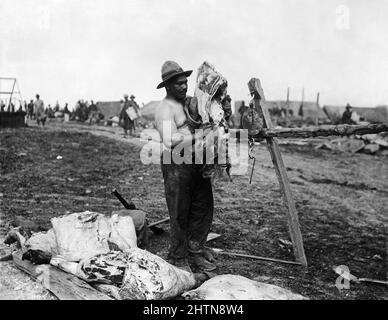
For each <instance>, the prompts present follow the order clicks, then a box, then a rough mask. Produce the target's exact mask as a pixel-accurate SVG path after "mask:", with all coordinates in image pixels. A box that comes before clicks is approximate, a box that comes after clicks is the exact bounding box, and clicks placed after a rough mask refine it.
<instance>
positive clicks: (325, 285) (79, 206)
mask: <svg viewBox="0 0 388 320" xmlns="http://www.w3.org/2000/svg"><path fill="white" fill-rule="evenodd" d="M85 131H92V132H93V134H90V133H88V132H85ZM120 133H121V131H120V130H119V129H118V128H116V129H107V128H104V127H102V128H100V127H87V126H79V125H74V124H72V125H67V124H64V125H60V124H50V125H49V126H48V127H47V128H45V129H43V130H42V129H38V128H36V127H32V128H26V129H20V130H10V129H8V130H2V131H0V165H1V167H0V170H1V176H0V194H1V197H0V201H2V206H1V213H2V216H0V218H1V219H2V220H3V223H11V224H12V223H13V224H20V223H28V221H33V222H34V223H38V224H40V225H42V226H45V227H49V219H50V218H51V217H53V216H59V215H62V214H66V213H69V212H77V211H84V210H95V211H98V212H102V213H107V214H110V213H111V212H112V211H113V210H115V209H121V207H120V204H119V203H118V201H117V200H116V199H114V198H113V197H112V196H111V195H110V191H111V189H112V187H117V188H118V189H119V190H120V191H121V193H122V194H123V195H124V196H125V197H126V198H127V199H132V200H133V201H134V202H135V204H136V205H137V206H138V207H140V208H142V209H144V210H146V211H147V212H148V213H149V220H151V221H154V220H158V219H160V218H163V217H166V216H167V207H166V204H165V200H164V191H163V183H162V176H161V172H160V168H159V166H157V165H147V166H146V165H143V164H142V163H141V162H140V160H139V151H140V146H141V144H140V143H139V142H138V141H136V140H131V141H130V140H129V139H125V138H122V137H121V135H120ZM282 153H283V156H284V162H285V165H286V167H287V171H288V174H289V177H290V180H291V184H292V188H293V195H294V197H295V200H296V205H297V210H298V213H299V219H300V223H301V229H302V233H303V236H304V242H305V250H306V255H307V259H308V262H309V268H308V270H307V271H303V270H301V268H300V267H298V266H295V267H294V266H289V265H280V264H275V263H268V262H259V261H253V260H250V259H240V258H230V257H226V256H220V257H219V259H218V266H219V269H218V273H220V274H221V273H232V274H241V275H243V276H247V277H249V278H253V277H257V276H261V277H262V278H261V279H262V280H263V281H265V282H268V283H272V284H276V285H280V286H283V287H286V288H290V289H291V290H293V291H294V292H297V293H300V294H303V295H305V296H308V297H309V298H312V299H387V298H388V295H387V293H386V292H387V291H386V287H382V286H378V285H370V284H365V283H363V284H351V286H350V289H349V290H342V291H339V290H338V289H337V288H336V287H335V281H336V278H337V275H336V274H335V273H334V272H333V271H332V268H333V266H336V265H346V266H348V267H349V269H350V271H351V273H353V274H354V275H356V276H358V277H366V278H373V279H380V280H386V278H387V271H388V269H387V247H386V245H387V225H388V224H387V223H388V217H387V216H388V214H387V208H388V200H387V199H388V161H387V157H374V156H369V155H364V154H354V155H349V154H341V153H333V152H330V151H324V150H314V149H313V148H311V147H309V146H284V147H283V146H282ZM255 154H256V157H257V160H256V169H255V172H254V176H253V183H252V184H251V185H249V183H248V179H249V175H246V176H238V177H235V178H234V181H233V182H232V183H225V182H219V183H216V184H215V185H214V194H215V210H216V211H215V218H214V224H213V228H212V231H213V232H217V233H220V234H221V235H222V237H221V238H220V239H217V240H215V241H214V242H213V243H212V246H213V247H217V248H223V249H228V250H234V251H239V250H240V251H244V252H246V253H249V254H254V255H261V256H268V257H275V258H279V259H289V260H292V259H293V255H292V253H291V250H290V248H288V247H282V246H280V244H279V239H285V240H289V236H288V232H287V224H286V217H285V207H284V206H283V204H282V201H281V195H280V192H279V188H278V184H277V179H276V175H275V172H274V170H273V166H272V162H271V160H270V156H269V153H268V151H267V149H266V147H265V145H260V146H257V147H256V148H255ZM58 155H61V156H62V157H63V159H62V160H57V156H58ZM164 228H165V229H166V230H168V225H164ZM167 243H168V234H167V233H166V234H164V235H162V236H154V237H151V244H150V250H151V251H153V252H155V253H158V254H160V255H162V256H164V255H165V254H166V248H167ZM9 268H11V266H10V264H9V263H1V262H0V284H2V283H3V284H4V279H5V278H4V272H3V271H4V270H10V269H9ZM12 272H13V274H14V276H15V279H18V281H19V280H20V279H21V278H18V277H23V276H24V275H20V274H19V272H18V271H12ZM9 281H11V282H9V283H7V285H6V286H3V287H2V288H1V287H0V296H2V295H3V294H7V293H8V294H10V291H12V290H13V289H14V288H13V283H12V280H9ZM18 281H15V285H16V283H18ZM26 281H27V280H26ZM33 285H35V284H33V283H32V282H31V288H32V286H33ZM2 290H3V291H2ZM4 290H5V292H4ZM23 290H27V291H28V290H30V289H29V288H28V286H26V288H24V289H23ZM36 290H37V291H33V294H32V296H34V294H36V298H47V297H46V296H44V293H42V295H41V296H40V293H39V292H40V291H39V290H40V289H39V288H38V289H36ZM27 293H28V292H27ZM27 293H26V295H25V296H31V295H28V294H27ZM11 297H12V295H11ZM19 297H21V295H19ZM15 298H17V297H15Z"/></svg>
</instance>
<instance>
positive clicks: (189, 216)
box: [162, 163, 214, 259]
mask: <svg viewBox="0 0 388 320" xmlns="http://www.w3.org/2000/svg"><path fill="white" fill-rule="evenodd" d="M201 167H202V165H198V164H174V163H173V164H162V173H163V178H164V189H165V193H166V200H167V207H168V211H169V214H170V248H169V258H170V259H180V258H186V257H187V255H188V249H189V246H190V247H196V248H198V247H203V246H204V245H205V243H206V238H207V235H208V234H209V232H210V228H211V224H212V220H213V209H214V204H213V190H212V185H211V180H210V179H205V178H203V177H202V174H201V172H200V169H201Z"/></svg>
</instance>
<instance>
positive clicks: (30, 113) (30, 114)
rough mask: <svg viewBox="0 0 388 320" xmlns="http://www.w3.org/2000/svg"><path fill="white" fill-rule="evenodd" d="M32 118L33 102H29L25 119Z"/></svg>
mask: <svg viewBox="0 0 388 320" xmlns="http://www.w3.org/2000/svg"><path fill="white" fill-rule="evenodd" d="M33 116H34V101H32V100H30V103H29V104H28V105H27V118H28V119H31V120H32V118H33Z"/></svg>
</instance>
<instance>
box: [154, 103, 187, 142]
mask: <svg viewBox="0 0 388 320" xmlns="http://www.w3.org/2000/svg"><path fill="white" fill-rule="evenodd" d="M155 122H156V129H157V130H158V132H159V134H160V137H161V139H162V141H163V143H164V145H165V146H166V147H167V148H169V149H172V148H174V147H175V146H177V145H178V144H183V145H184V146H185V145H190V144H192V141H193V139H194V137H193V135H191V134H187V135H185V134H183V133H181V132H178V129H177V127H176V124H175V120H174V114H173V113H172V112H171V110H170V108H163V110H159V111H158V114H157V115H156V119H155Z"/></svg>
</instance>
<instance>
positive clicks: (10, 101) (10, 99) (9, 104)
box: [8, 79, 16, 109]
mask: <svg viewBox="0 0 388 320" xmlns="http://www.w3.org/2000/svg"><path fill="white" fill-rule="evenodd" d="M15 84H16V79H15V80H14V81H13V86H12V91H11V95H10V97H9V102H8V109H10V107H11V103H12V95H13V92H14V90H15Z"/></svg>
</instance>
